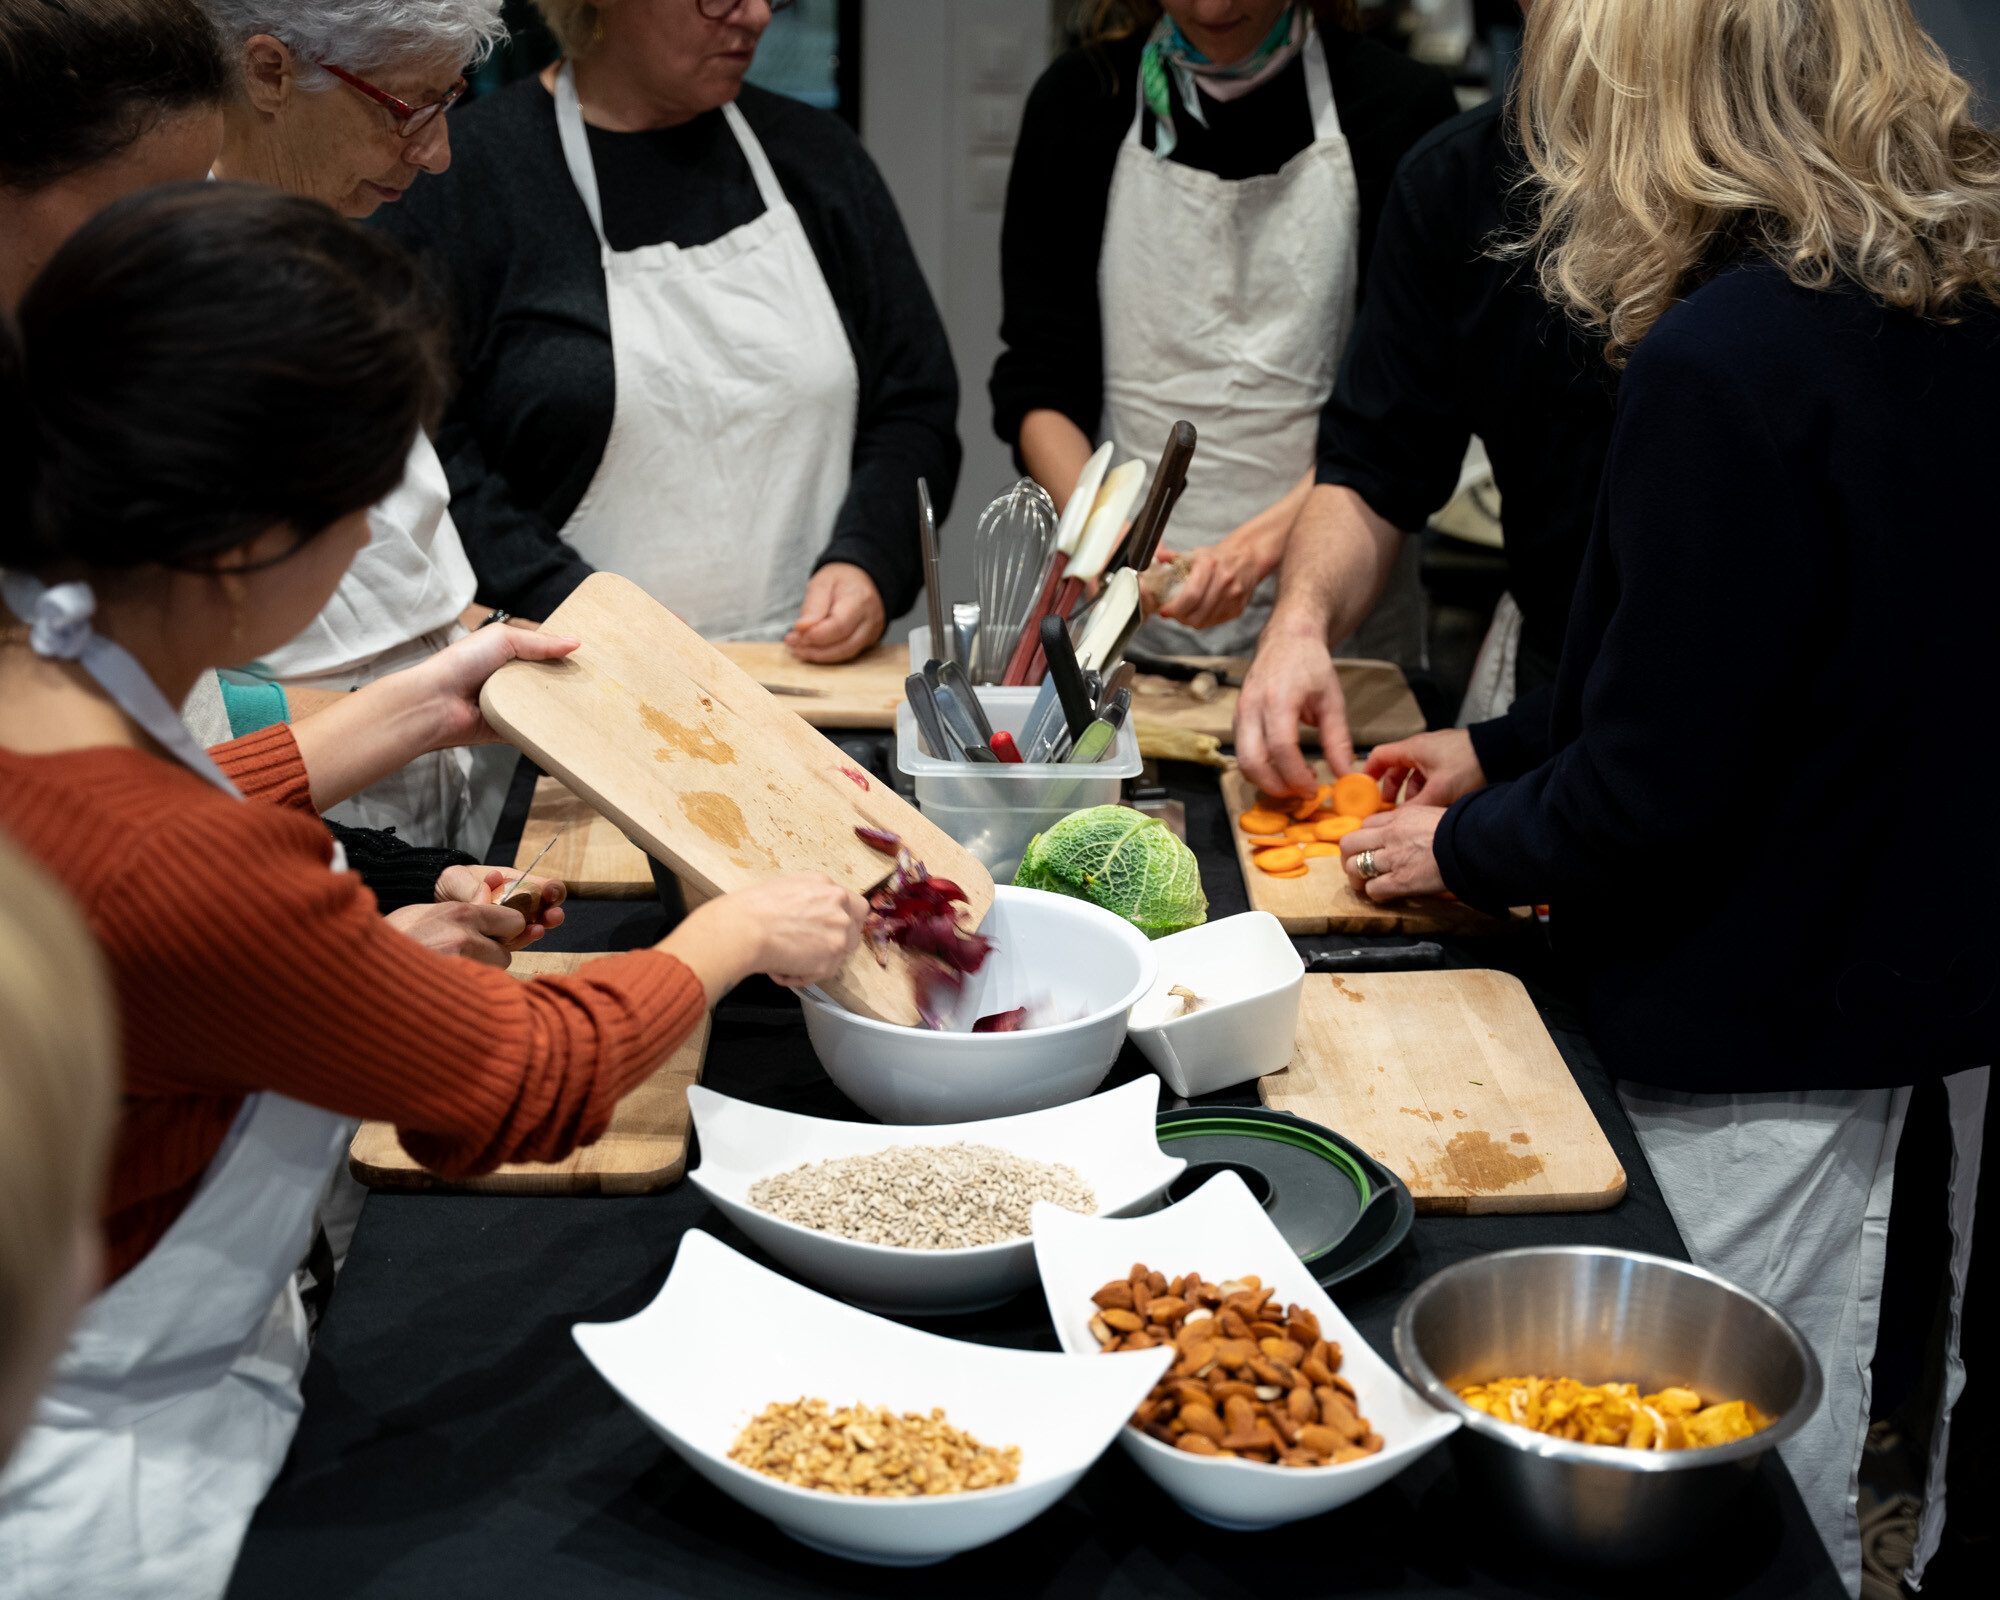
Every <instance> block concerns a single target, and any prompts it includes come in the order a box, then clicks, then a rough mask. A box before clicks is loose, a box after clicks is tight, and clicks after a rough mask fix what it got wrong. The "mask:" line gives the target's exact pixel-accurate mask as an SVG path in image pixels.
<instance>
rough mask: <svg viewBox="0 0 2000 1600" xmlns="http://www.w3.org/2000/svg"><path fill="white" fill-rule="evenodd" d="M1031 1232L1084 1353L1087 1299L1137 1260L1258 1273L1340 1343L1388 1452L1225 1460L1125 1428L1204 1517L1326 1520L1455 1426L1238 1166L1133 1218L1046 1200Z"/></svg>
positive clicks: (1250, 1523) (1063, 1317) (1068, 1336)
mask: <svg viewBox="0 0 2000 1600" xmlns="http://www.w3.org/2000/svg"><path fill="white" fill-rule="evenodd" d="M1034 1227H1035V1264H1036V1266H1037V1268H1038V1269H1039V1270H1040V1272H1041V1277H1042V1290H1043V1293H1044V1294H1046V1295H1047V1296H1048V1302H1049V1315H1050V1316H1051V1317H1052V1318H1054V1320H1055V1325H1056V1334H1057V1337H1058V1338H1060V1339H1061V1340H1062V1347H1063V1348H1064V1349H1065V1350H1068V1351H1071V1352H1073V1353H1076V1354H1079V1355H1083V1354H1087V1353H1088V1352H1091V1351H1094V1350H1096V1349H1097V1341H1096V1340H1095V1339H1094V1338H1092V1337H1091V1333H1090V1318H1091V1314H1092V1312H1093V1311H1094V1310H1095V1309H1096V1308H1095V1307H1094V1306H1093V1305H1092V1304H1091V1301H1090V1297H1091V1295H1093V1294H1094V1293H1096V1292H1097V1290H1098V1289H1100V1288H1102V1287H1103V1286H1104V1285H1105V1284H1106V1283H1108V1282H1110V1280H1111V1279H1113V1278H1122V1277H1124V1276H1125V1274H1126V1273H1127V1272H1129V1271H1130V1270H1131V1267H1132V1263H1133V1262H1135V1261H1143V1262H1145V1263H1146V1265H1147V1266H1149V1267H1151V1268H1153V1269H1154V1270H1155V1271H1158V1272H1164V1273H1165V1274H1166V1275H1167V1276H1168V1277H1170V1278H1172V1277H1177V1276H1179V1275H1180V1274H1181V1273H1184V1272H1199V1273H1200V1274H1201V1275H1202V1276H1203V1277H1204V1278H1207V1279H1209V1280H1210V1281H1212V1282H1213V1281H1226V1280H1227V1279H1230V1278H1236V1277H1241V1276H1243V1275H1244V1274H1245V1273H1255V1274H1256V1275H1257V1277H1258V1278H1260V1279H1261V1280H1262V1281H1263V1282H1265V1283H1268V1284H1271V1285H1274V1286H1275V1287H1276V1289H1277V1291H1278V1296H1279V1298H1280V1299H1282V1300H1283V1301H1285V1303H1286V1304H1288V1305H1293V1304H1296V1305H1301V1306H1304V1307H1306V1309H1307V1310H1309V1311H1311V1312H1312V1313H1313V1314H1314V1315H1315V1316H1317V1317H1318V1318H1319V1323H1320V1327H1321V1329H1322V1330H1323V1331H1324V1333H1325V1335H1326V1337H1327V1338H1329V1339H1332V1340H1334V1341H1335V1342H1336V1343H1338V1344H1339V1346H1340V1348H1341V1353H1342V1358H1343V1359H1342V1364H1341V1368H1340V1371H1341V1375H1342V1376H1343V1377H1345V1378H1346V1379H1347V1381H1348V1382H1350V1383H1351V1384H1353V1385H1354V1391H1355V1395H1356V1397H1357V1399H1358V1400H1359V1402H1360V1406H1361V1414H1362V1415H1363V1416H1364V1417H1366V1418H1367V1419H1368V1420H1369V1422H1370V1423H1371V1424H1373V1426H1374V1429H1375V1431H1376V1432H1377V1433H1379V1434H1381V1435H1382V1449H1381V1450H1380V1452H1378V1453H1377V1454H1375V1455H1372V1456H1368V1457H1366V1458H1365V1459H1363V1460H1360V1461H1350V1462H1348V1463H1346V1464H1345V1465H1343V1466H1337V1467H1304V1468H1301V1467H1276V1466H1266V1465H1264V1464H1263V1463H1262V1462H1261V1461H1219V1460H1215V1459H1212V1458H1211V1459H1204V1458H1202V1457H1201V1456H1194V1455H1189V1454H1187V1453H1186V1452H1185V1451H1181V1450H1176V1449H1174V1448H1173V1447H1172V1446H1171V1445H1166V1444H1162V1443H1161V1442H1160V1441H1159V1440H1157V1439H1155V1438H1153V1437H1151V1436H1150V1435H1148V1434H1144V1433H1141V1432H1139V1430H1138V1429H1136V1428H1125V1429H1122V1430H1120V1432H1119V1435H1118V1437H1119V1440H1120V1442H1121V1443H1123V1445H1124V1446H1125V1448H1126V1450H1128V1451H1129V1452H1130V1453H1131V1455H1132V1457H1133V1459H1134V1460H1136V1461H1137V1462H1138V1463H1139V1466H1140V1468H1141V1469H1142V1470H1143V1471H1144V1472H1145V1474H1146V1476H1147V1477H1149V1478H1151V1479H1152V1480H1153V1481H1154V1482H1155V1483H1157V1484H1158V1485H1159V1486H1160V1487H1161V1488H1162V1489H1164V1490H1166V1491H1167V1493H1168V1494H1170V1495H1172V1496H1173V1497H1174V1499H1176V1500H1178V1501H1179V1502H1180V1503H1181V1505H1182V1506H1183V1507H1185V1508H1186V1509H1187V1510H1188V1511H1190V1512H1192V1513H1193V1514H1194V1515H1195V1516H1197V1517H1200V1518H1201V1519H1202V1520H1203V1521H1204V1522H1212V1523H1214V1524H1215V1525H1216V1526H1217V1527H1222V1528H1240V1529H1252V1528H1274V1527H1276V1526H1278V1525H1279V1524H1280V1523H1285V1522H1296V1521H1298V1520H1299V1519H1300V1518H1302V1517H1314V1516H1318V1515H1319V1514H1320V1513H1321V1512H1322V1511H1331V1510H1333V1509H1334V1508H1335V1507H1336V1506H1343V1505H1346V1504H1347V1502H1348V1501H1350V1500H1358V1499H1359V1498H1360V1497H1361V1496H1362V1495H1364V1494H1367V1493H1368V1492H1369V1491H1370V1490H1371V1489H1374V1488H1376V1487H1377V1486H1378V1485H1380V1484H1383V1483H1386V1482H1388V1481H1389V1479H1391V1478H1393V1477H1395V1476H1396V1474H1397V1473H1399V1472H1401V1471H1402V1470H1403V1469H1404V1468H1405V1467H1407V1466H1409V1465H1410V1464H1411V1463H1412V1462H1414V1461H1415V1460H1416V1459H1417V1458H1418V1457H1419V1456H1421V1455H1423V1454H1424V1452H1425V1451H1427V1450H1429V1449H1431V1448H1432V1447H1433V1446H1435V1445H1437V1444H1440V1443H1442V1442H1443V1441H1444V1439H1446V1438H1447V1437H1448V1436H1449V1435H1450V1434H1451V1433H1452V1432H1453V1431H1454V1430H1455V1429H1456V1428H1457V1427H1458V1419H1457V1418H1456V1417H1451V1416H1446V1415H1445V1414H1444V1413H1443V1412H1440V1411H1437V1410H1435V1409H1434V1408H1433V1407H1432V1406H1431V1405H1430V1403H1429V1402H1428V1401H1426V1400H1425V1399H1424V1398H1423V1397H1422V1396H1421V1395H1419V1394H1418V1393H1417V1391H1416V1390H1415V1389H1412V1388H1411V1387H1410V1386H1409V1385H1408V1384H1407V1383H1405V1382H1404V1381H1403V1378H1402V1375H1401V1374H1400V1373H1399V1372H1397V1370H1396V1369H1395V1368H1394V1367H1392V1366H1391V1365H1390V1364H1389V1363H1388V1362H1386V1361H1384V1360H1383V1359H1382V1357H1381V1356H1379V1355H1377V1354H1376V1353H1375V1350H1374V1348H1373V1347H1372V1346H1371V1345H1370V1344H1369V1343H1368V1341H1367V1340H1365V1339H1363V1338H1362V1337H1361V1335H1360V1334H1359V1333H1357V1332H1356V1331H1355V1328H1354V1324H1353V1323H1351V1322H1349V1321H1348V1320H1347V1318H1345V1317H1344V1316H1342V1315H1341V1314H1340V1308H1339V1307H1338V1306H1336V1305H1335V1304H1334V1303H1333V1301H1332V1300H1330V1299H1328V1298H1327V1293H1326V1291H1325V1290H1324V1289H1322V1288H1321V1287H1320V1286H1319V1285H1318V1284H1317V1283H1315V1282H1314V1281H1313V1276H1312V1274H1311V1273H1310V1272H1308V1271H1307V1270H1306V1267H1305V1264H1304V1263H1303V1262H1301V1261H1300V1260H1299V1258H1298V1256H1297V1255H1296V1254H1294V1253H1293V1251H1292V1249H1291V1247H1290V1246H1289V1245H1287V1244H1286V1243H1285V1240H1284V1236H1283V1235H1282V1234H1280V1233H1279V1232H1278V1230H1277V1228H1276V1227H1275V1226H1274V1225H1273V1224H1272V1222H1271V1219H1270V1218H1269V1217H1268V1216H1266V1215H1265V1213H1264V1208H1263V1207H1262V1206H1260V1205H1258V1204H1257V1202H1256V1201H1255V1200H1253V1199H1252V1198H1251V1197H1250V1191H1249V1189H1247V1188H1246V1187H1245V1186H1244V1183H1243V1180H1242V1179H1241V1178H1239V1177H1237V1175H1236V1174H1235V1173H1233V1172H1224V1173H1220V1174H1218V1175H1217V1176H1216V1177H1213V1178H1211V1179H1209V1181H1208V1182H1207V1183H1205V1184H1203V1185H1202V1186H1201V1187H1200V1188H1199V1189H1197V1190H1196V1191H1195V1192H1194V1193H1193V1194H1192V1195H1190V1196H1189V1197H1188V1198H1187V1199H1185V1200H1183V1201H1182V1202H1181V1203H1180V1204H1179V1205H1176V1206H1169V1207H1167V1209H1166V1210H1164V1211H1155V1212H1153V1213H1152V1214H1151V1215H1150V1216H1144V1217H1134V1218H1131V1219H1130V1220H1126V1221H1113V1220H1109V1219H1105V1218H1093V1217H1079V1216H1076V1215H1074V1214H1073V1213H1071V1212H1067V1211H1064V1210H1062V1209H1061V1208H1060V1207H1058V1206H1051V1205H1041V1204H1038V1205H1036V1207H1035V1208H1034ZM1097 1359H1099V1360H1105V1361H1109V1360H1116V1359H1117V1358H1116V1357H1113V1356H1099V1357H1098V1358H1097Z"/></svg>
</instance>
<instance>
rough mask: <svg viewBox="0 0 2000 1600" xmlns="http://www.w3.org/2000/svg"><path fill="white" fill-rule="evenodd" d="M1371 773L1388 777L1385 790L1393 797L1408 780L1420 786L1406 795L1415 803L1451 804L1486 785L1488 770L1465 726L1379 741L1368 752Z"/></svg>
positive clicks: (1375, 775)
mask: <svg viewBox="0 0 2000 1600" xmlns="http://www.w3.org/2000/svg"><path fill="white" fill-rule="evenodd" d="M1367 772H1368V776H1369V777H1371V778H1374V779H1377V780H1378V781H1379V780H1381V779H1384V778H1386V779H1387V780H1388V782H1386V783H1384V784H1383V786H1382V787H1383V792H1384V793H1386V794H1388V795H1390V796H1392V797H1393V796H1394V795H1395V793H1396V791H1397V790H1398V789H1400V788H1401V787H1402V786H1403V783H1404V781H1405V780H1406V779H1410V778H1414V779H1415V780H1416V781H1417V787H1416V788H1414V789H1412V790H1411V791H1410V792H1409V794H1408V795H1406V796H1405V797H1404V798H1405V800H1406V801H1407V802H1408V803H1409V804H1410V805H1414V806H1448V805H1450V804H1451V803H1452V801H1454V800H1456V799H1458V798H1459V797H1460V796H1462V795H1468V794H1471V793H1472V791H1473V790H1474V789H1483V788H1485V787H1486V773H1485V771H1484V770H1483V769H1482V768H1481V767H1480V765H1479V757H1478V756H1477V755H1475V754H1474V753H1473V749H1472V735H1471V734H1469V733H1467V732H1466V731H1465V730H1464V729H1463V728H1443V729H1440V730H1439V731H1438V732H1436V733H1420V734H1417V735H1415V736H1414V737H1412V738H1408V739H1398V740H1397V741H1396V742H1395V743H1394V744H1378V745H1377V746H1376V747H1375V748H1374V749H1373V750H1371V751H1370V752H1369V753H1368V767H1367Z"/></svg>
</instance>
